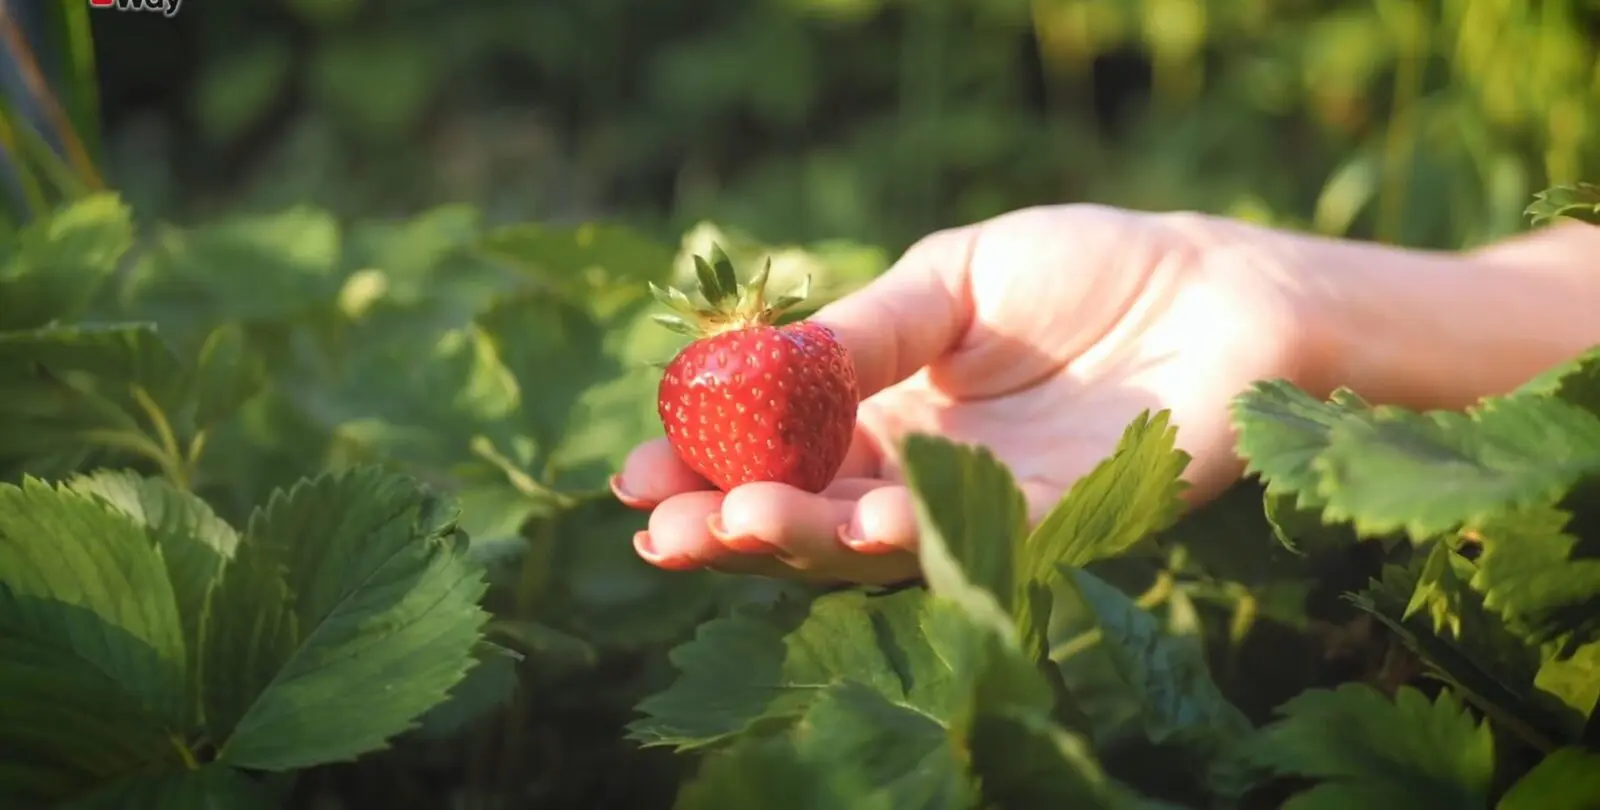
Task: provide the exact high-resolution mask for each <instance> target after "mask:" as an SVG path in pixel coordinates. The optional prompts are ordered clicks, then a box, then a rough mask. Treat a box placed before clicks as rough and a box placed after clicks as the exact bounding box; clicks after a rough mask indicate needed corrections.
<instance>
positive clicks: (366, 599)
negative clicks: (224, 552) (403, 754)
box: [206, 468, 485, 770]
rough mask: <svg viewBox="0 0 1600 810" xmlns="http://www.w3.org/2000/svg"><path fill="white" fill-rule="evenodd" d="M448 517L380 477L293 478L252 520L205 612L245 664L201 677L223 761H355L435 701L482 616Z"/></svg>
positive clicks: (265, 766) (465, 662)
mask: <svg viewBox="0 0 1600 810" xmlns="http://www.w3.org/2000/svg"><path fill="white" fill-rule="evenodd" d="M454 520H455V515H454V514H453V511H452V510H451V509H450V508H449V507H448V506H447V505H446V504H444V503H443V502H441V501H440V500H439V499H438V498H436V497H435V496H433V495H430V494H428V493H426V492H424V491H422V490H420V489H418V487H417V486H416V485H415V484H414V483H413V482H411V481H410V480H409V479H406V478H402V477H399V476H394V475H391V474H388V473H385V472H382V471H381V470H377V469H374V468H362V469H358V470H353V471H349V472H345V473H339V474H328V475H324V476H321V477H319V478H317V479H314V480H310V481H305V482H302V483H301V484H300V485H298V486H296V487H294V488H293V489H291V490H289V491H287V492H280V493H279V494H278V495H277V496H275V497H274V498H273V499H272V501H271V502H270V503H269V504H267V505H266V506H265V507H264V508H262V509H261V510H260V511H258V512H257V513H256V515H255V516H254V517H253V518H252V519H251V521H250V527H249V529H248V530H247V531H246V533H245V537H244V539H243V540H242V541H241V543H240V547H239V551H238V552H237V554H236V556H235V559H234V562H233V563H232V564H231V565H230V566H229V567H228V570H227V572H226V573H225V575H224V579H223V583H222V586H221V588H220V590H219V591H218V593H217V596H216V598H215V600H214V603H213V607H212V611H213V614H214V615H216V616H217V620H216V621H215V622H214V623H213V625H212V632H211V633H210V634H209V639H208V640H209V641H210V642H211V643H212V644H213V645H214V646H216V647H218V648H223V649H226V648H227V645H229V644H230V643H231V644H233V645H235V648H236V649H237V650H238V652H239V653H240V654H242V655H245V656H248V660H242V661H240V662H238V663H237V664H236V665H234V667H233V668H232V669H231V670H225V671H227V672H228V677H221V676H220V675H218V674H216V673H209V674H208V677H207V683H206V688H207V697H208V703H207V707H208V715H207V719H208V723H209V724H210V725H211V728H212V732H213V735H214V736H215V737H216V738H218V739H221V740H225V742H223V743H222V746H221V749H220V750H219V752H218V759H219V760H220V761H223V762H227V763H230V764H233V765H235V766H238V767H248V768H254V769H261V770H286V769H292V768H300V767H307V766H310V765H314V764H318V763H323V762H332V761H339V760H345V759H350V758H353V757H355V756H358V755H360V754H363V753H366V752H368V751H373V750H376V749H378V748H381V747H382V746H383V745H384V744H385V741H386V740H387V739H389V738H390V737H393V736H394V735H396V734H399V733H401V732H403V731H405V730H406V729H408V728H409V727H411V724H412V723H413V722H414V721H415V720H416V718H417V717H418V716H419V715H421V714H422V713H423V712H424V711H426V710H428V709H429V708H432V707H433V706H434V705H436V704H438V703H440V702H442V701H443V700H444V698H445V695H446V693H447V691H448V690H449V689H450V688H451V687H452V686H454V685H455V684H456V683H457V682H458V681H459V680H461V678H462V676H463V675H464V674H465V673H466V670H467V668H468V666H469V665H470V664H471V663H472V661H471V652H472V649H473V647H474V645H475V644H477V642H478V640H479V631H480V628H481V627H482V626H483V623H484V619H485V615H484V613H483V612H482V611H481V610H480V609H479V608H478V606H477V600H478V598H479V597H480V596H481V595H482V593H483V589H484V582H483V578H482V570H481V569H480V568H479V567H478V566H477V565H475V564H473V563H472V562H471V561H470V559H469V557H468V554H467V542H466V538H465V537H464V536H462V535H461V534H460V532H459V531H458V530H457V529H456V527H455V523H454ZM280 576H281V577H282V580H281V582H280V581H279V580H278V577H280ZM284 585H286V586H287V589H285V588H284V587H283V586H284ZM289 594H292V595H293V598H292V600H290V599H287V598H285V597H287V596H288V595H289ZM230 639H231V641H230ZM250 642H254V643H250ZM208 660H215V658H208Z"/></svg>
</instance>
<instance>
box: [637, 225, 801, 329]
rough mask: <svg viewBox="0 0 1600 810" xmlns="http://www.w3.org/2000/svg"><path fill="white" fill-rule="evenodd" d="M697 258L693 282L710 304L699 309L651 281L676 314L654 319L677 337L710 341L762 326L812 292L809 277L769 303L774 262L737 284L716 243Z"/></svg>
mask: <svg viewBox="0 0 1600 810" xmlns="http://www.w3.org/2000/svg"><path fill="white" fill-rule="evenodd" d="M693 258H694V271H695V280H696V281H697V282H698V283H697V287H698V290H699V293H700V296H701V297H702V298H704V299H705V302H706V306H703V307H702V306H697V305H696V304H695V303H694V301H693V300H691V299H690V298H689V296H688V295H686V294H684V293H683V292H682V291H680V290H677V289H674V288H672V287H661V286H658V285H656V283H655V282H650V293H651V295H653V296H655V299H656V300H657V301H660V302H661V303H662V304H663V305H665V306H666V307H667V308H668V309H671V310H673V312H674V313H675V314H670V315H669V314H658V315H652V316H651V317H652V318H653V319H654V320H655V321H656V323H659V324H661V325H662V326H664V327H666V328H668V329H671V330H672V331H674V332H678V333H679V334H684V335H688V336H690V337H710V336H712V335H718V334H722V333H724V332H732V331H735V330H739V329H748V328H750V327H752V326H764V325H767V324H770V323H772V322H774V321H776V320H777V319H778V317H779V316H780V315H782V314H783V313H784V312H785V311H787V310H789V309H791V308H793V307H794V306H795V305H796V304H799V303H800V302H802V301H804V300H805V299H806V296H807V295H809V294H810V291H811V277H810V276H809V275H808V276H806V277H805V279H804V280H803V281H802V282H801V283H800V285H799V287H798V288H797V289H795V290H794V291H793V292H790V293H788V294H786V295H780V296H778V297H777V298H776V299H774V300H772V301H771V302H770V303H769V302H768V300H767V281H768V279H769V278H770V277H771V275H772V259H771V258H768V259H767V260H766V261H765V262H764V263H763V264H762V266H761V269H760V270H758V271H756V273H755V275H754V276H753V277H752V278H751V279H750V282H749V283H748V284H741V283H740V282H739V276H738V274H737V273H735V272H734V268H733V262H732V261H731V260H729V259H728V255H727V254H726V253H725V252H723V250H722V248H721V247H720V246H718V245H712V246H711V250H710V252H709V254H708V255H707V256H705V257H701V256H698V255H696V256H694V257H693Z"/></svg>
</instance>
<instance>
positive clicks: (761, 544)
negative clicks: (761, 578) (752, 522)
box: [706, 515, 778, 554]
mask: <svg viewBox="0 0 1600 810" xmlns="http://www.w3.org/2000/svg"><path fill="white" fill-rule="evenodd" d="M706 530H707V531H709V532H711V536H712V537H714V538H716V540H717V542H718V543H721V544H723V545H724V546H727V547H728V548H730V549H732V550H734V551H737V552H739V553H740V554H776V553H777V552H778V547H777V546H774V545H773V544H771V543H768V542H767V541H765V540H762V539H761V538H759V537H756V536H755V535H750V534H741V535H738V536H737V537H735V536H732V535H730V534H728V531H727V529H725V528H724V527H723V525H722V516H721V515H707V516H706Z"/></svg>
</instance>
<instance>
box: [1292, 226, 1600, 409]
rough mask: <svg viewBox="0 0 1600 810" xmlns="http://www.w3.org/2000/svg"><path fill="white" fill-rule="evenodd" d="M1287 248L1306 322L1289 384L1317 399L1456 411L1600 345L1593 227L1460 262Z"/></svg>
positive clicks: (1331, 247)
mask: <svg viewBox="0 0 1600 810" xmlns="http://www.w3.org/2000/svg"><path fill="white" fill-rule="evenodd" d="M1288 241H1289V242H1290V243H1291V244H1290V245H1289V246H1288V247H1287V250H1288V251H1290V252H1291V253H1293V254H1295V255H1294V256H1293V259H1292V261H1293V262H1294V263H1293V264H1291V265H1290V266H1291V267H1294V268H1295V269H1296V271H1297V276H1296V285H1295V286H1296V287H1297V288H1298V290H1297V292H1298V293H1299V294H1300V295H1302V296H1303V298H1304V312H1305V314H1306V318H1305V323H1306V329H1305V331H1304V332H1303V335H1302V337H1303V339H1304V346H1303V351H1304V357H1305V362H1304V368H1305V369H1306V379H1305V380H1303V381H1299V382H1301V384H1302V385H1303V386H1304V387H1306V388H1307V390H1309V391H1311V392H1312V393H1314V394H1316V395H1319V396H1326V395H1327V394H1328V393H1329V392H1331V391H1332V390H1333V389H1334V388H1336V387H1339V386H1347V387H1349V388H1351V389H1352V390H1354V391H1355V392H1356V393H1357V394H1360V395H1361V396H1362V397H1364V398H1366V399H1367V400H1369V401H1371V402H1374V403H1377V404H1392V405H1402V406H1406V407H1409V408H1415V409H1419V410H1425V409H1434V408H1450V409H1456V408H1463V407H1466V406H1468V405H1471V404H1472V403H1474V402H1475V401H1477V400H1478V399H1480V398H1482V397H1486V396H1494V395H1498V394H1504V393H1506V392H1508V391H1510V390H1512V389H1514V388H1516V387H1517V386H1519V385H1521V384H1523V383H1524V382H1526V381H1527V380H1529V379H1531V378H1532V377H1533V376H1535V375H1536V374H1538V373H1539V372H1541V371H1543V370H1544V369H1546V368H1549V367H1551V366H1554V365H1556V364H1559V363H1561V362H1564V361H1566V360H1570V359H1572V358H1573V357H1576V356H1577V355H1579V354H1580V353H1582V352H1583V351H1584V350H1586V349H1588V348H1589V347H1591V346H1594V345H1596V344H1600V228H1591V227H1587V226H1582V225H1569V226H1561V227H1555V228H1550V229H1546V230H1544V231H1540V232H1537V233H1533V234H1528V235H1525V236H1522V237H1519V238H1516V239H1511V240H1507V241H1505V242H1501V243H1499V244H1496V245H1493V246H1490V247H1487V248H1482V249H1479V250H1475V251H1471V252H1465V253H1442V252H1430V251H1420V250H1408V249H1402V248H1394V247H1388V246H1383V245H1377V244H1370V243H1359V242H1351V241H1342V240H1333V239H1323V238H1318V237H1312V236H1301V235H1292V236H1290V237H1289V240H1288ZM1580 257H1582V258H1580ZM1589 257H1593V258H1589Z"/></svg>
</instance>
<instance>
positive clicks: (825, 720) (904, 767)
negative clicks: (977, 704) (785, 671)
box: [796, 681, 977, 810]
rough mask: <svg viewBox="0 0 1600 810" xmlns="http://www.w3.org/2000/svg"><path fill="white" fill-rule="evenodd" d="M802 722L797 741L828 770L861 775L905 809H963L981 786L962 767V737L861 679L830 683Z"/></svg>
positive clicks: (805, 755) (876, 793)
mask: <svg viewBox="0 0 1600 810" xmlns="http://www.w3.org/2000/svg"><path fill="white" fill-rule="evenodd" d="M801 722H802V723H803V724H804V726H805V729H806V731H805V733H804V734H800V735H797V743H796V747H797V749H798V752H799V754H800V756H801V757H802V758H804V759H807V760H811V761H813V762H817V763H819V764H821V765H822V766H823V767H825V768H826V769H827V770H829V771H832V772H837V773H852V774H857V775H858V780H857V781H858V782H859V783H861V784H867V785H872V786H873V793H872V795H874V796H883V797H885V798H886V799H889V800H890V801H889V806H890V807H895V808H906V810H965V808H968V807H971V806H972V803H973V800H974V799H975V798H976V796H977V785H976V784H975V783H974V782H973V779H972V777H971V775H970V774H968V773H967V771H966V769H965V768H962V767H960V766H959V757H960V754H959V752H958V748H957V742H956V740H957V738H956V737H955V736H954V735H952V734H951V731H950V729H949V728H948V727H947V725H946V723H947V722H948V720H944V721H941V719H936V718H934V717H930V716H929V715H927V714H925V713H924V712H922V711H919V710H918V709H917V708H915V707H910V706H905V705H903V704H901V703H898V702H891V701H890V699H889V698H888V697H887V696H885V695H884V694H883V693H882V692H880V691H878V690H875V689H873V688H871V687H869V686H866V685H864V684H861V683H859V682H856V681H844V682H841V683H837V684H834V685H832V686H828V687H826V688H824V689H822V691H821V692H820V693H819V694H818V695H817V698H816V700H815V701H813V702H812V703H811V705H810V707H808V709H807V710H806V713H805V716H804V717H803V718H802V720H801Z"/></svg>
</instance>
